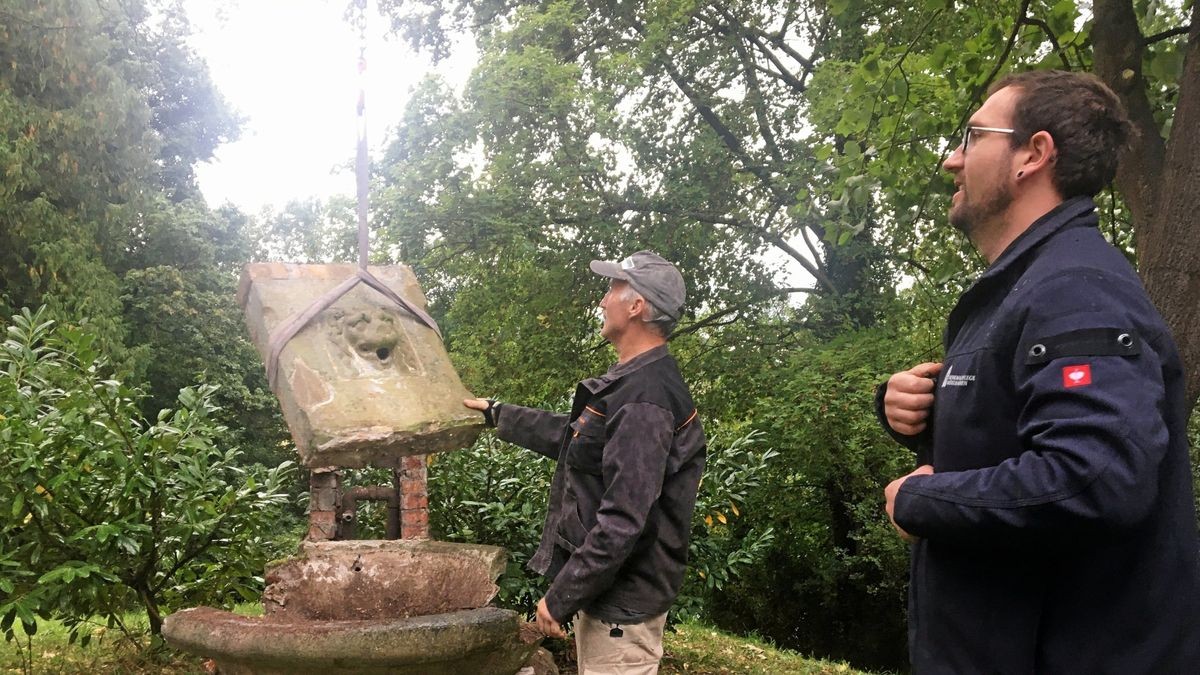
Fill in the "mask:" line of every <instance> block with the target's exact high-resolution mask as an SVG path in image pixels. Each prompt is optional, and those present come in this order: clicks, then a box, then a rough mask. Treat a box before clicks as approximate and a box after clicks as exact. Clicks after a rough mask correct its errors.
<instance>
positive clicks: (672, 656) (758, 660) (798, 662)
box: [659, 623, 862, 675]
mask: <svg viewBox="0 0 1200 675" xmlns="http://www.w3.org/2000/svg"><path fill="white" fill-rule="evenodd" d="M663 650H664V652H665V654H664V656H663V660H662V665H661V667H660V669H659V672H661V673H670V674H672V675H676V674H682V673H688V674H689V675H727V674H728V675H735V674H736V675H742V674H743V673H745V674H754V673H762V674H763V675H783V674H784V673H794V674H796V675H833V674H835V673H836V674H837V675H843V674H845V675H850V674H851V673H861V672H862V671H858V670H854V669H853V668H851V667H850V666H848V665H846V664H845V663H835V662H832V661H821V660H818V659H812V658H808V657H805V656H802V655H800V654H798V653H796V652H793V651H790V650H786V649H777V648H775V647H773V646H771V645H769V644H767V643H765V642H763V641H761V640H757V639H755V638H748V637H739V636H735V635H730V634H729V633H724V632H721V631H719V630H716V629H714V628H709V627H708V626H703V625H700V624H694V623H683V624H678V625H676V626H675V628H674V629H673V630H668V631H667V633H666V635H664V636H663Z"/></svg>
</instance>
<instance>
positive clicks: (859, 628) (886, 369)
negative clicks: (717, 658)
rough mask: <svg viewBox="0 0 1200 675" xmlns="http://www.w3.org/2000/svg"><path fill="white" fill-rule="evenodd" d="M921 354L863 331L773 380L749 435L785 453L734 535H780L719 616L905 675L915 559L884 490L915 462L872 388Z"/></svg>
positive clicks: (799, 355)
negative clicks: (891, 518)
mask: <svg viewBox="0 0 1200 675" xmlns="http://www.w3.org/2000/svg"><path fill="white" fill-rule="evenodd" d="M909 351H911V342H910V341H908V340H904V339H899V337H898V336H896V335H894V334H891V333H889V332H888V331H885V330H863V331H857V332H852V333H848V334H846V335H844V336H842V337H840V338H838V339H835V340H832V341H827V342H820V341H817V340H813V341H812V342H811V343H810V344H809V345H807V346H805V347H803V348H801V349H797V350H795V351H793V352H791V353H788V354H787V355H786V356H785V360H784V361H783V363H782V364H781V367H778V368H774V369H772V370H771V371H769V372H767V373H764V375H763V377H764V378H766V380H767V381H766V382H765V384H766V387H767V389H768V391H769V392H770V393H768V394H767V395H766V396H763V397H762V398H761V399H760V400H758V401H757V402H756V404H755V405H754V406H753V409H754V410H756V411H758V412H754V413H752V415H753V416H752V422H751V424H752V425H753V426H754V427H755V428H756V429H757V430H758V431H760V432H761V433H762V437H761V438H762V441H763V442H764V443H766V444H767V445H769V446H770V447H772V448H775V449H777V450H778V451H779V453H780V455H779V457H777V458H775V459H774V460H772V462H771V463H770V464H769V465H768V466H767V469H766V473H765V475H763V476H762V479H761V480H762V486H761V487H759V488H756V489H754V490H753V491H752V492H751V494H750V495H749V498H748V500H747V507H746V510H747V511H748V512H749V514H750V516H749V517H748V518H744V519H742V521H741V522H740V523H739V524H738V525H737V527H735V528H734V533H735V535H736V534H738V533H741V532H744V531H749V530H750V529H751V528H760V529H761V528H766V527H770V528H772V531H773V533H774V539H773V540H772V541H771V542H770V544H769V546H767V547H766V548H765V550H761V551H760V554H761V556H762V559H763V562H762V563H761V564H757V565H754V566H752V567H750V568H748V569H747V570H746V571H745V572H744V573H743V574H742V575H741V576H740V578H738V579H735V580H733V581H732V582H730V583H727V584H726V586H725V592H724V593H720V594H717V595H715V596H714V600H713V602H712V603H711V604H712V616H713V618H714V619H715V620H717V622H718V623H719V624H720V625H722V626H724V627H727V628H731V629H733V630H736V631H742V632H747V631H757V632H758V633H759V634H761V635H763V636H765V637H768V638H770V639H772V640H774V641H775V642H777V643H778V644H781V645H784V646H786V647H789V648H793V649H798V650H800V651H802V652H807V653H816V654H822V655H829V656H832V657H834V658H844V659H850V660H852V661H854V662H855V663H856V665H858V666H866V667H875V668H903V667H904V665H905V663H906V661H907V659H906V649H905V635H906V629H905V625H904V606H905V599H904V597H905V589H906V586H907V579H908V568H907V564H908V551H907V547H906V546H905V545H904V544H903V543H902V542H901V541H900V539H899V538H898V537H897V536H896V534H895V533H894V531H893V530H892V528H891V526H890V525H889V523H888V521H887V517H886V515H885V514H884V512H883V487H884V486H885V485H886V484H887V483H888V482H889V481H891V480H892V479H893V478H895V477H897V476H900V475H903V474H904V473H907V472H908V471H910V470H911V469H912V466H913V457H912V454H911V453H910V452H909V451H907V450H906V449H904V448H902V447H900V446H899V445H897V444H896V443H895V442H893V441H892V440H891V439H890V438H888V437H887V436H886V435H885V434H884V432H883V431H882V429H881V428H880V427H879V425H878V423H877V422H876V421H875V418H874V400H873V398H874V388H875V385H876V384H878V383H879V382H881V381H882V380H883V379H885V378H886V376H887V375H888V374H890V373H892V372H894V371H895V370H898V369H900V368H902V367H908V365H911V364H908V363H907V361H908V360H910V359H911V358H912V357H911V356H910V355H909V353H908V352H909Z"/></svg>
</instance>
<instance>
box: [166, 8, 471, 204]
mask: <svg viewBox="0 0 1200 675" xmlns="http://www.w3.org/2000/svg"><path fill="white" fill-rule="evenodd" d="M348 4H349V3H348V1H347V0H185V6H186V7H187V11H188V18H189V20H190V21H191V23H192V29H193V32H194V34H195V35H194V38H193V39H192V40H191V45H192V47H193V48H194V49H195V50H196V52H197V53H198V54H199V55H200V56H201V57H202V58H203V59H204V60H205V61H207V62H208V66H209V69H210V71H211V72H212V77H213V80H214V82H215V83H216V85H217V88H218V89H220V90H221V92H222V94H224V96H225V98H226V99H227V100H228V101H229V102H230V104H232V105H233V107H234V108H235V109H236V110H238V112H240V113H241V114H242V115H243V116H244V117H245V118H246V121H245V124H244V126H243V130H242V137H241V139H240V140H238V141H236V142H234V143H228V144H226V145H224V146H222V147H221V148H220V149H218V150H217V153H216V157H215V158H214V160H213V161H212V162H209V163H207V164H204V165H201V166H200V167H198V169H197V175H198V178H199V181H200V188H201V190H203V192H204V196H205V198H206V199H207V200H208V202H209V204H210V205H212V206H218V205H220V204H222V203H224V202H226V201H229V202H232V203H234V204H236V205H237V206H239V207H241V208H242V209H243V210H244V211H247V212H249V213H258V212H259V211H260V210H261V209H262V208H263V207H265V206H274V207H282V206H283V205H284V204H286V203H287V202H288V201H290V200H293V199H304V198H308V197H320V198H327V197H329V196H330V195H334V194H347V195H353V194H354V173H353V171H352V170H350V169H349V165H350V162H351V160H352V159H353V157H354V151H355V143H356V140H357V136H356V134H357V127H356V120H355V103H356V101H357V98H358V75H357V72H358V71H357V64H358V51H359V37H358V34H357V31H356V30H355V29H354V28H352V27H351V26H350V25H349V24H348V23H347V22H346V21H344V20H343V18H342V13H343V11H344V10H345V7H346V6H347V5H348ZM371 5H372V6H373V5H374V3H371ZM368 25H369V26H370V34H369V35H368V43H367V64H368V65H367V74H368V79H367V136H368V141H369V142H370V144H371V148H372V155H373V156H378V154H379V151H380V149H381V148H382V147H383V142H384V141H385V140H386V134H385V131H386V130H387V129H389V128H390V127H392V126H394V125H395V123H396V122H397V121H398V120H399V119H400V115H401V111H402V110H403V107H404V103H405V101H406V100H407V99H408V96H409V93H410V91H411V89H412V87H413V86H414V85H415V84H416V83H417V82H418V81H419V80H420V78H421V77H423V76H424V75H425V74H426V73H427V72H430V71H431V70H432V66H431V65H430V62H429V59H428V58H426V57H425V56H424V55H418V54H415V53H413V52H411V51H409V50H408V49H407V47H405V46H404V45H402V44H400V43H399V42H398V41H397V40H394V39H392V40H385V39H384V38H383V29H384V28H385V22H384V21H383V20H382V19H381V18H379V17H378V16H372V17H370V20H369V23H368ZM461 52H470V49H469V48H467V49H465V50H460V53H459V54H458V55H457V56H456V57H455V58H452V59H451V60H449V61H448V62H447V63H445V64H442V65H441V66H439V68H438V70H439V72H442V73H443V74H444V75H445V76H446V77H447V78H448V79H450V80H451V81H452V82H454V83H456V84H461V82H463V81H464V80H465V78H466V76H467V74H468V73H469V70H470V68H471V66H472V64H473V60H474V54H473V53H461Z"/></svg>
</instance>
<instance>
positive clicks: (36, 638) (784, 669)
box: [0, 605, 862, 675]
mask: <svg viewBox="0 0 1200 675" xmlns="http://www.w3.org/2000/svg"><path fill="white" fill-rule="evenodd" d="M237 611H238V612H239V613H246V614H254V613H258V612H261V609H260V608H259V607H257V606H251V605H247V606H241V607H239V608H238V609H237ZM126 621H127V622H128V623H129V625H130V626H131V627H136V628H137V629H138V630H141V631H143V637H142V638H141V643H142V644H134V643H131V642H130V641H129V640H128V639H127V638H125V637H124V636H123V635H122V634H121V633H120V631H117V630H114V629H109V628H105V627H103V626H97V627H95V628H94V629H93V631H92V641H91V644H90V645H89V646H87V647H80V646H79V645H78V644H68V643H67V630H66V629H65V628H64V627H63V625H62V624H61V623H59V622H57V621H41V622H39V623H38V630H37V633H36V634H35V635H33V636H32V637H31V638H28V639H29V642H26V639H27V638H26V636H25V635H24V633H23V631H21V629H20V628H17V630H16V633H17V637H18V640H19V641H20V643H21V645H22V650H24V649H25V647H26V646H31V647H32V656H33V659H32V668H29V653H25V654H21V653H20V652H19V651H18V648H17V646H16V643H15V642H9V643H5V644H3V645H0V673H5V674H7V673H29V672H33V673H130V674H138V675H202V674H203V673H205V669H204V662H203V660H202V659H200V658H198V657H193V656H190V655H186V654H178V653H176V652H171V651H168V652H166V653H164V654H161V655H159V656H158V657H157V658H153V657H151V656H149V655H148V654H147V652H146V651H145V650H144V649H143V645H144V644H147V643H149V639H148V637H145V631H146V619H145V617H144V616H139V615H137V614H131V615H129V616H128V617H127V618H126ZM18 625H19V624H18ZM663 649H664V651H665V655H664V656H663V661H662V667H661V669H660V672H661V673H663V674H664V675H683V674H687V675H743V674H745V675H754V674H758V673H761V674H763V675H784V674H796V675H835V674H836V675H843V674H845V675H850V674H853V673H861V672H862V671H857V670H854V669H853V668H851V667H850V666H848V665H846V664H845V663H834V662H831V661H821V660H817V659H811V658H807V657H805V656H802V655H800V654H797V653H796V652H792V651H788V650H785V649H777V648H775V647H772V646H771V645H769V644H767V643H765V642H763V641H761V640H757V639H755V638H747V637H738V636H734V635H730V634H728V633H724V632H721V631H719V630H716V629H714V628H710V627H707V626H703V625H700V624H695V623H683V624H679V625H677V626H675V627H674V628H673V629H669V630H668V631H667V634H666V635H665V636H664V640H663ZM564 675H565V673H564Z"/></svg>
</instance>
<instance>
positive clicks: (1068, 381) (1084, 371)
mask: <svg viewBox="0 0 1200 675" xmlns="http://www.w3.org/2000/svg"><path fill="white" fill-rule="evenodd" d="M1091 383H1092V367H1091V366H1090V365H1087V364H1083V365H1080V366H1067V367H1065V368H1063V387H1066V388H1067V389H1070V388H1071V387H1082V386H1084V385H1088V384H1091Z"/></svg>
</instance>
